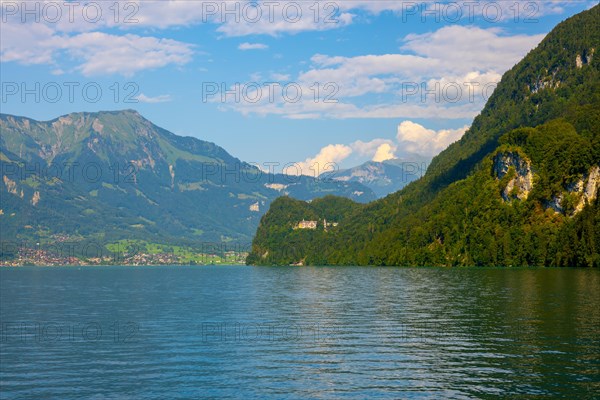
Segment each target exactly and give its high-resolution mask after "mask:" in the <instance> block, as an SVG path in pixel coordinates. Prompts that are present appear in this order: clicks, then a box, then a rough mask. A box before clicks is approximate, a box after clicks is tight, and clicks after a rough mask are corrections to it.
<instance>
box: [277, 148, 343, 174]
mask: <svg viewBox="0 0 600 400" xmlns="http://www.w3.org/2000/svg"><path fill="white" fill-rule="evenodd" d="M350 154H352V149H351V148H350V146H346V145H343V144H330V145H328V146H325V147H323V148H322V149H321V151H319V153H318V154H317V155H316V156H314V157H309V158H307V159H306V160H304V161H303V162H300V163H297V164H296V168H294V167H290V168H288V170H287V171H285V173H287V174H289V175H308V176H316V175H320V174H321V173H323V172H326V171H332V169H333V168H335V165H336V164H337V163H339V162H341V161H343V160H345V159H346V158H347V157H348V156H349V155H350Z"/></svg>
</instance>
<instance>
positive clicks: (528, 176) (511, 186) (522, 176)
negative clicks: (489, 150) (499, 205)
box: [494, 152, 533, 201]
mask: <svg viewBox="0 0 600 400" xmlns="http://www.w3.org/2000/svg"><path fill="white" fill-rule="evenodd" d="M511 170H514V173H512V172H511ZM509 173H511V175H514V176H512V178H511V179H510V180H509V181H508V183H507V184H506V187H504V189H503V190H502V192H501V195H502V199H504V201H510V200H514V199H519V200H526V199H527V197H528V196H529V193H530V192H531V189H533V173H532V172H531V162H530V161H529V160H527V159H526V158H524V157H522V156H521V155H520V154H518V153H517V152H504V153H498V154H497V155H496V157H495V158H494V175H495V176H496V177H497V178H498V179H502V178H504V177H505V176H506V175H507V174H509Z"/></svg>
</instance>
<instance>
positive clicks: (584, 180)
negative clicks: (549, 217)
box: [546, 165, 600, 216]
mask: <svg viewBox="0 0 600 400" xmlns="http://www.w3.org/2000/svg"><path fill="white" fill-rule="evenodd" d="M599 192H600V167H599V166H597V165H596V166H594V167H592V168H591V169H590V171H589V172H588V173H586V174H583V175H582V176H581V177H580V178H579V179H578V180H576V181H575V182H572V183H570V184H568V185H566V186H565V192H563V193H558V194H556V195H554V196H552V198H551V199H550V200H549V201H548V202H547V203H546V207H547V208H551V209H553V210H554V211H555V212H557V213H561V214H568V215H569V216H573V215H576V214H577V213H579V212H581V210H583V208H584V207H585V206H586V205H588V204H591V203H593V202H594V201H595V200H596V198H597V197H598V193H599ZM567 196H569V197H570V198H574V200H575V201H574V205H573V206H572V207H567V206H566V205H565V198H567Z"/></svg>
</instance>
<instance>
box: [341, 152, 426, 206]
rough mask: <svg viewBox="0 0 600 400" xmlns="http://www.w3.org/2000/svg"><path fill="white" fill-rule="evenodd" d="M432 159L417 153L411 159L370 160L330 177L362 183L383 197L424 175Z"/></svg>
mask: <svg viewBox="0 0 600 400" xmlns="http://www.w3.org/2000/svg"><path fill="white" fill-rule="evenodd" d="M430 161H431V160H430V159H428V158H426V157H422V156H419V155H417V154H415V155H414V156H412V157H410V159H408V158H407V159H392V160H386V161H383V162H377V161H368V162H366V163H364V164H361V165H359V166H357V167H353V168H349V169H344V170H339V171H336V172H334V173H332V174H331V176H330V178H331V179H333V180H335V181H340V182H358V183H361V184H363V185H365V186H366V187H368V188H369V189H371V190H372V191H373V193H375V195H376V196H377V197H378V198H381V197H385V196H387V195H388V194H390V193H393V192H397V191H398V190H400V189H402V188H403V187H404V186H406V185H408V184H409V183H410V182H412V181H414V180H416V179H419V178H420V177H422V176H423V175H424V174H425V171H426V170H427V166H428V165H429V162H430Z"/></svg>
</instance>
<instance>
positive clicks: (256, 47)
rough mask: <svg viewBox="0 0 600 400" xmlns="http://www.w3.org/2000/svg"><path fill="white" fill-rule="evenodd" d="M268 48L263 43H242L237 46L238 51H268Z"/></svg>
mask: <svg viewBox="0 0 600 400" xmlns="http://www.w3.org/2000/svg"><path fill="white" fill-rule="evenodd" d="M268 48H269V46H267V45H266V44H263V43H248V42H245V43H242V44H240V45H239V46H238V49H239V50H243V51H245V50H266V49H268Z"/></svg>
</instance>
